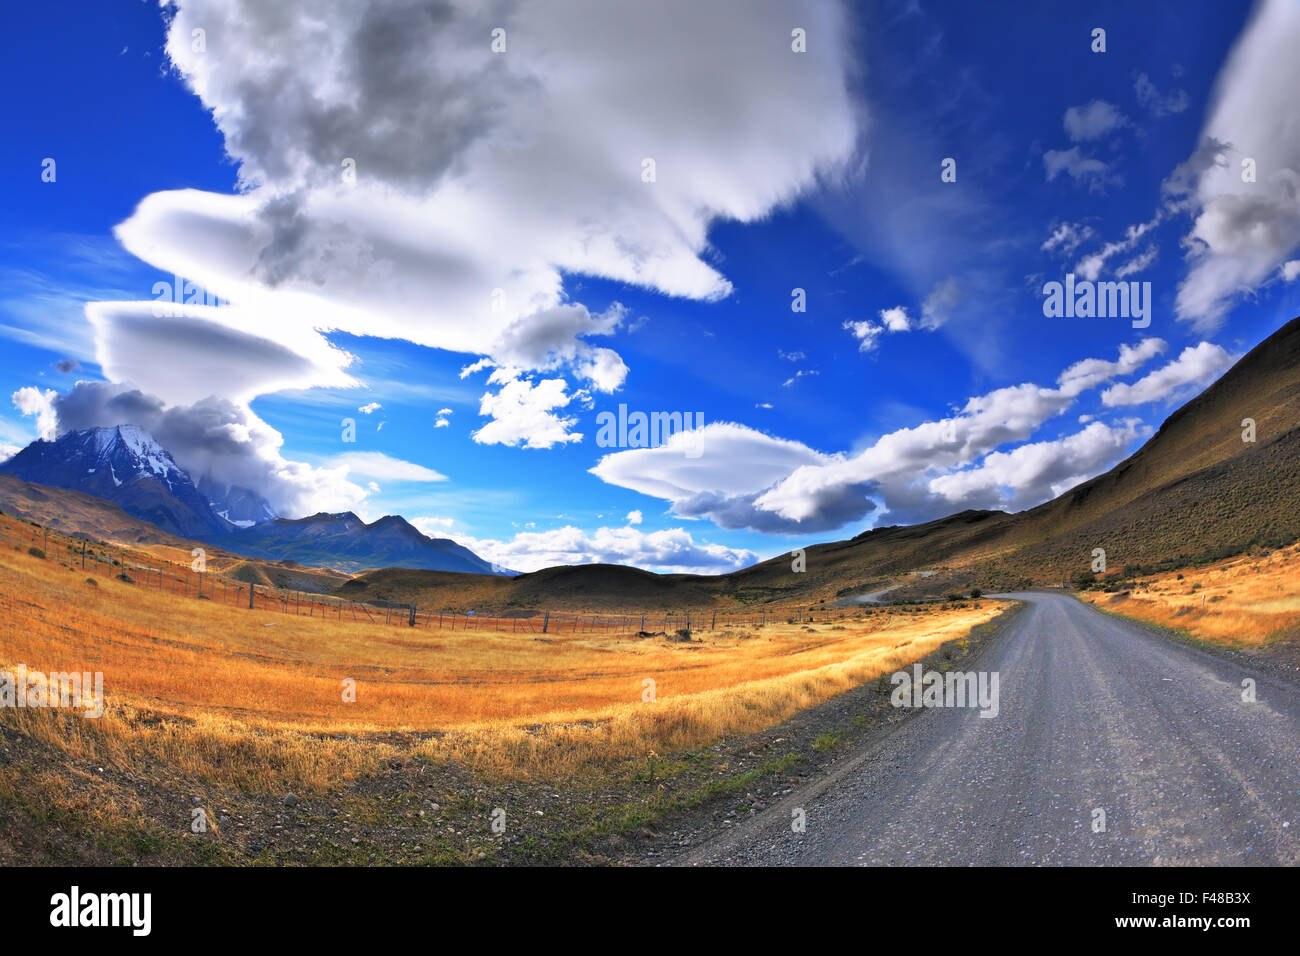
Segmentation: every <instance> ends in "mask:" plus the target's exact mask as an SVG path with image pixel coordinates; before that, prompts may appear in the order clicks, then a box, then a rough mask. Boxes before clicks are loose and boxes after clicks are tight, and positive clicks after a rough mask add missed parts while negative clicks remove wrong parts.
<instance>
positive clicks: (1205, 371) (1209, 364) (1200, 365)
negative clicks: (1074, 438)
mask: <svg viewBox="0 0 1300 956" xmlns="http://www.w3.org/2000/svg"><path fill="white" fill-rule="evenodd" d="M1235 361H1236V357H1235V356H1233V355H1231V354H1229V353H1228V352H1227V351H1225V350H1224V349H1223V348H1222V347H1221V346H1218V345H1214V344H1213V343H1211V342H1202V343H1200V344H1199V345H1189V346H1188V347H1187V348H1185V349H1183V351H1182V354H1180V355H1179V356H1178V358H1176V359H1174V360H1173V361H1172V362H1170V363H1169V364H1168V365H1165V366H1163V367H1162V368H1158V369H1156V370H1155V371H1153V372H1151V373H1150V374H1149V375H1146V376H1143V377H1142V378H1140V379H1138V381H1136V382H1134V383H1132V384H1131V385H1130V384H1124V383H1121V384H1119V385H1112V386H1111V387H1110V388H1108V389H1106V390H1105V391H1104V392H1102V393H1101V401H1102V404H1103V405H1109V406H1116V405H1143V404H1145V403H1147V402H1158V401H1161V400H1163V399H1166V398H1169V397H1171V396H1173V395H1174V394H1175V393H1176V392H1178V391H1179V390H1180V389H1183V388H1185V387H1190V386H1195V387H1196V389H1197V390H1199V389H1201V388H1204V387H1205V386H1206V385H1208V384H1210V382H1212V381H1214V380H1215V379H1216V378H1218V377H1219V376H1220V375H1221V374H1223V372H1224V371H1225V370H1226V369H1227V368H1228V367H1229V366H1230V365H1232V363H1233V362H1235Z"/></svg>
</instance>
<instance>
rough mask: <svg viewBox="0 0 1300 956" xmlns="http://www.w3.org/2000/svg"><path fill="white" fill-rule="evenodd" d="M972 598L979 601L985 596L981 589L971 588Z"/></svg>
mask: <svg viewBox="0 0 1300 956" xmlns="http://www.w3.org/2000/svg"><path fill="white" fill-rule="evenodd" d="M970 596H971V599H972V600H978V599H979V598H981V597H983V596H984V592H983V591H981V590H980V589H979V588H971V589H970Z"/></svg>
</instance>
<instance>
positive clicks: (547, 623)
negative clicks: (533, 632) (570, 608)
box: [542, 611, 551, 634]
mask: <svg viewBox="0 0 1300 956" xmlns="http://www.w3.org/2000/svg"><path fill="white" fill-rule="evenodd" d="M550 624H551V612H550V611H546V612H544V616H543V617H542V633H543V634H545V633H546V629H547V628H548V627H549V626H550Z"/></svg>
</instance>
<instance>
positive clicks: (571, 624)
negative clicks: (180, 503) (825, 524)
mask: <svg viewBox="0 0 1300 956" xmlns="http://www.w3.org/2000/svg"><path fill="white" fill-rule="evenodd" d="M13 520H14V521H15V523H16V525H17V528H18V529H19V530H18V532H17V537H18V539H19V541H18V543H17V544H15V545H14V546H15V548H16V549H17V550H22V545H28V549H29V550H30V551H33V552H35V551H39V552H40V554H41V556H42V557H46V558H51V557H54V556H53V555H51V554H50V545H51V542H53V544H54V546H55V547H56V548H62V549H65V553H61V554H60V557H63V558H64V559H70V561H71V562H72V564H71V566H72V567H73V568H74V569H76V568H77V567H78V566H79V567H80V568H81V569H82V570H84V571H86V572H88V573H90V574H94V575H98V576H100V577H105V578H115V579H117V580H120V581H123V582H126V583H129V584H133V585H135V586H137V587H141V588H152V589H156V590H158V591H160V592H164V593H170V594H174V595H178V596H183V597H190V598H193V599H195V600H203V601H211V602H212V603H214V604H221V605H224V606H232V607H240V608H247V609H249V610H253V611H269V612H278V613H282V614H293V615H295V616H297V617H307V618H312V619H320V620H335V621H353V622H358V623H367V624H373V625H382V626H388V627H408V628H422V629H425V630H432V629H437V630H441V631H480V630H481V631H503V632H509V633H512V634H532V635H535V636H537V637H539V638H541V637H543V635H555V636H557V637H558V636H562V635H568V634H607V635H616V636H623V635H627V636H659V635H664V636H667V637H670V638H677V639H682V638H683V637H688V636H689V635H690V633H692V632H697V631H726V630H743V629H751V628H762V627H766V626H767V625H769V624H800V625H812V624H834V623H836V622H838V621H842V620H846V619H850V618H858V617H862V616H864V615H865V614H870V613H872V611H871V609H870V608H862V607H847V608H845V607H831V606H822V605H798V606H796V605H788V604H787V605H768V606H764V607H757V608H752V609H748V608H746V609H722V610H716V609H713V608H703V609H687V610H680V609H679V610H644V611H643V610H640V609H638V610H635V611H633V610H621V611H618V610H616V611H590V612H588V611H574V610H549V609H546V608H519V607H476V608H466V607H459V608H451V607H444V608H440V609H439V608H420V607H418V606H416V605H415V604H410V603H402V602H397V601H352V600H348V599H346V598H341V597H337V596H335V595H330V594H321V593H317V592H313V591H309V590H303V589H295V588H288V587H278V586H275V585H271V584H265V583H257V582H247V581H240V580H237V579H234V578H232V577H230V576H229V575H227V574H220V573H213V572H210V571H206V570H196V568H195V567H194V566H193V565H190V566H187V565H184V564H181V563H177V562H174V561H167V560H163V559H160V558H158V557H156V556H153V555H149V556H148V558H147V561H148V563H143V561H142V558H141V557H140V556H139V554H138V553H136V554H134V555H133V554H132V552H131V551H130V549H128V548H125V547H122V546H119V545H110V544H105V543H104V542H99V541H94V540H92V539H90V538H88V537H85V536H82V535H67V534H64V533H62V532H58V531H55V532H51V531H50V529H48V528H45V527H43V526H40V525H36V524H34V523H32V522H29V521H22V520H21V519H13ZM6 537H7V536H6ZM196 563H197V562H196Z"/></svg>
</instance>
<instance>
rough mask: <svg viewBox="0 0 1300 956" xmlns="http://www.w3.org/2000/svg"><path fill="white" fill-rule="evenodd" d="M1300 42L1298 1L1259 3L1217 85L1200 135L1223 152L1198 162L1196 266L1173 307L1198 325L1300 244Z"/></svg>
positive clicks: (1217, 319) (1218, 317)
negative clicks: (1248, 168)
mask: <svg viewBox="0 0 1300 956" xmlns="http://www.w3.org/2000/svg"><path fill="white" fill-rule="evenodd" d="M1298 47H1300V4H1297V3H1294V2H1293V0H1262V2H1260V3H1259V4H1258V5H1257V6H1256V8H1255V11H1254V13H1253V14H1252V16H1251V19H1250V22H1249V24H1248V25H1247V26H1246V28H1245V30H1244V31H1243V33H1242V35H1241V36H1240V37H1239V38H1238V39H1237V42H1236V43H1235V45H1234V46H1233V48H1232V51H1231V52H1230V53H1229V55H1228V58H1227V61H1226V62H1225V64H1224V66H1223V69H1222V70H1221V71H1220V73H1219V77H1218V80H1217V81H1216V84H1215V90H1214V97H1213V101H1212V105H1211V107H1210V109H1209V111H1208V114H1207V119H1206V122H1205V126H1204V127H1203V129H1202V133H1201V137H1202V141H1203V143H1206V144H1214V145H1215V148H1216V150H1217V149H1218V148H1219V147H1220V146H1221V147H1222V148H1223V152H1222V157H1223V158H1222V161H1221V162H1218V163H1201V164H1199V167H1200V168H1199V174H1198V175H1197V176H1196V182H1195V187H1194V190H1193V192H1192V194H1191V198H1192V199H1193V200H1194V204H1195V208H1196V212H1197V215H1196V221H1195V223H1194V224H1193V226H1192V229H1191V232H1190V233H1189V234H1188V235H1187V237H1186V238H1185V240H1184V242H1185V244H1186V245H1187V247H1188V249H1189V250H1190V252H1189V259H1190V263H1191V267H1190V269H1189V271H1188V274H1187V277H1186V278H1185V279H1184V280H1183V282H1182V284H1181V285H1180V286H1179V288H1178V296H1177V300H1176V308H1175V311H1176V314H1177V317H1178V318H1179V319H1181V320H1183V321H1187V322H1191V323H1192V325H1193V327H1194V328H1195V329H1197V330H1198V331H1201V332H1207V331H1210V330H1213V329H1216V328H1218V327H1219V325H1220V324H1221V323H1222V321H1223V317H1224V315H1225V313H1226V312H1227V310H1228V309H1229V308H1230V307H1231V305H1232V304H1233V302H1234V301H1236V299H1237V298H1238V297H1239V296H1241V295H1243V294H1248V293H1249V292H1250V291H1251V290H1253V289H1255V288H1256V287H1258V286H1259V285H1261V284H1263V283H1264V282H1266V281H1268V280H1269V279H1270V278H1272V277H1273V276H1274V275H1275V274H1276V272H1277V270H1278V269H1279V267H1281V266H1282V264H1283V263H1284V262H1286V261H1287V259H1288V257H1289V256H1290V254H1291V253H1292V252H1294V250H1295V249H1296V248H1297V246H1300V123H1296V122H1295V90H1296V89H1297V88H1300V57H1297V56H1296V54H1295V51H1296V49H1297V48H1298ZM1198 152H1201V151H1200V150H1198ZM1245 159H1250V160H1253V161H1254V164H1255V168H1256V181H1255V182H1243V181H1242V173H1243V169H1242V161H1243V160H1245Z"/></svg>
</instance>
